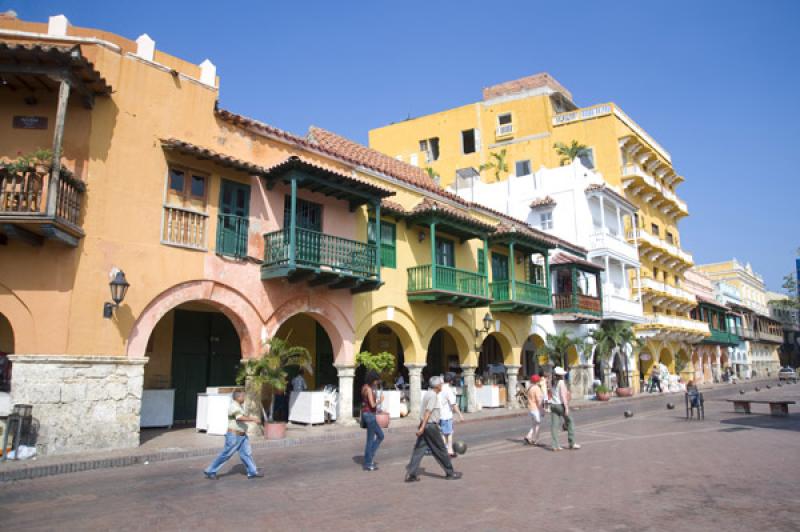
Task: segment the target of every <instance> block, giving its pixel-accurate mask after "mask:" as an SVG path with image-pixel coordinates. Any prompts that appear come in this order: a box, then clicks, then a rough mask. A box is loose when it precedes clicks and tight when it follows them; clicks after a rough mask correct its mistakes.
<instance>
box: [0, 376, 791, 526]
mask: <svg viewBox="0 0 800 532" xmlns="http://www.w3.org/2000/svg"><path fill="white" fill-rule="evenodd" d="M736 390H738V387H728V388H724V389H722V390H715V391H714V392H710V393H708V394H707V396H706V397H707V403H706V406H707V408H706V420H705V421H704V422H686V421H685V420H684V419H683V417H682V416H683V405H682V403H679V404H677V406H676V409H675V410H667V409H666V408H665V404H666V403H667V402H668V401H674V402H676V403H677V402H679V401H680V400H682V398H679V397H676V396H665V397H660V398H657V399H646V400H643V401H638V402H635V403H634V404H633V405H625V404H619V405H614V404H610V405H604V406H599V407H595V408H591V409H585V410H582V411H579V412H577V414H576V425H577V430H578V436H579V441H580V443H582V444H583V446H584V447H583V449H581V450H580V451H572V452H570V451H564V452H561V453H552V452H549V450H546V449H544V448H531V447H526V446H523V445H522V443H521V438H522V435H523V434H524V432H525V430H526V426H525V424H526V419H525V418H514V419H503V420H493V421H482V422H479V423H470V424H466V425H463V426H461V427H458V429H457V430H458V433H459V437H460V438H461V439H463V440H465V441H466V442H467V443H468V444H469V446H470V449H469V451H468V453H467V454H466V455H465V456H463V457H461V458H459V459H457V460H456V466H457V469H458V470H461V471H463V472H464V479H463V480H461V481H456V482H447V481H445V480H443V479H442V478H441V471H440V470H439V468H438V466H436V464H435V462H434V461H433V459H432V458H426V459H425V461H424V462H423V465H424V466H425V467H426V468H427V471H426V472H425V474H424V475H423V476H422V481H421V482H419V483H414V484H405V483H404V482H402V479H403V474H404V465H405V463H406V462H407V460H408V456H409V453H410V450H411V446H412V443H413V439H414V438H413V435H412V434H411V433H409V432H400V433H393V434H390V435H389V436H388V437H387V439H386V441H385V442H384V445H383V446H382V447H381V449H380V451H379V454H378V462H379V463H380V470H379V471H377V472H374V473H365V472H362V471H361V468H360V465H359V462H360V458H361V453H362V448H363V447H362V444H361V443H360V442H359V443H356V442H353V441H342V442H335V443H328V444H325V445H307V446H301V447H295V448H289V449H270V450H263V451H257V452H256V453H255V456H256V460H257V462H258V463H259V465H260V466H261V467H263V468H264V470H265V472H266V478H264V479H261V480H255V481H248V480H247V479H246V478H245V476H244V470H243V469H242V467H241V466H240V465H238V463H237V462H235V461H231V462H230V463H229V464H230V465H228V466H226V467H225V468H224V469H223V475H222V476H221V477H220V479H219V480H218V481H216V482H213V481H207V480H205V479H203V477H202V473H201V471H202V468H203V467H204V466H205V465H206V463H207V460H206V459H191V460H179V461H173V462H166V463H160V464H153V465H147V466H137V467H129V468H122V469H110V470H101V471H93V472H87V473H77V474H69V475H61V476H56V477H49V478H43V479H38V480H26V481H19V482H15V483H10V484H6V485H2V486H0V515H1V516H2V520H3V521H2V522H3V525H2V528H3V529H4V530H54V529H60V530H112V529H124V530H152V529H153V528H156V527H157V528H159V529H161V530H204V529H214V528H217V529H219V528H221V527H225V528H226V529H233V528H234V527H235V528H237V529H242V530H338V529H354V528H359V529H363V530H379V529H396V528H401V527H402V528H403V529H413V530H431V529H433V528H437V529H439V530H456V529H459V530H461V529H463V528H464V527H465V526H467V527H469V528H470V529H474V530H511V529H532V528H538V529H545V530H595V531H603V530H636V531H641V530H682V529H683V530H685V529H689V530H711V529H714V530H719V531H735V530H798V529H800V513H798V511H797V508H796V489H797V485H798V475H800V465H799V464H798V459H797V456H798V451H799V450H800V439H799V438H798V432H799V431H800V411H798V410H797V407H796V406H795V408H794V412H795V413H794V414H792V416H790V417H789V418H783V419H781V418H772V417H769V416H766V415H764V414H766V412H767V411H768V407H767V405H755V406H754V412H758V414H753V415H751V416H745V415H740V414H734V413H733V409H732V408H731V407H730V406H729V405H728V404H726V403H723V402H721V401H718V400H715V399H718V398H721V397H733V396H737V397H738V393H736ZM747 395H748V396H754V397H758V398H759V399H763V398H766V397H780V398H789V399H793V400H800V386H798V385H794V386H784V387H782V388H777V387H774V386H773V388H772V389H771V390H766V389H765V390H762V391H761V392H758V393H755V392H752V393H748V394H747ZM626 408H631V409H632V410H633V411H634V412H635V415H634V417H633V418H631V419H625V418H624V417H623V416H622V411H623V410H625V409H626ZM565 436H566V434H565V433H562V438H565ZM562 441H565V440H562Z"/></svg>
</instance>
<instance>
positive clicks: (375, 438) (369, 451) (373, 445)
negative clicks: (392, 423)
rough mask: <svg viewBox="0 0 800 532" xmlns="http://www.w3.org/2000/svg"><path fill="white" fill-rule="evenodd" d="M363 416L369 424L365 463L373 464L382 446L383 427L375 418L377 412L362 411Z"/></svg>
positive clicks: (367, 464)
mask: <svg viewBox="0 0 800 532" xmlns="http://www.w3.org/2000/svg"><path fill="white" fill-rule="evenodd" d="M361 418H362V419H363V420H364V424H365V425H366V426H367V444H366V446H365V447H364V465H365V466H371V465H372V464H373V462H374V461H375V453H377V452H378V447H380V446H381V442H382V441H383V429H381V427H380V425H378V420H377V419H375V414H373V413H372V412H364V413H362V414H361Z"/></svg>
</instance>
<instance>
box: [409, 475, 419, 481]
mask: <svg viewBox="0 0 800 532" xmlns="http://www.w3.org/2000/svg"><path fill="white" fill-rule="evenodd" d="M406 482H419V477H418V476H417V475H410V474H409V475H406Z"/></svg>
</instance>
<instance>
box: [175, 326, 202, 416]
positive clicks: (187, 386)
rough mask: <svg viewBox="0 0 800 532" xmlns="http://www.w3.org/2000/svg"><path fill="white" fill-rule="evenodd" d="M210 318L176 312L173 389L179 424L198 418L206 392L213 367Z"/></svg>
mask: <svg viewBox="0 0 800 532" xmlns="http://www.w3.org/2000/svg"><path fill="white" fill-rule="evenodd" d="M208 333H209V331H208V314H207V313H205V312H188V311H182V310H176V311H175V324H174V328H173V334H172V387H173V388H175V413H174V417H175V421H186V422H188V421H191V420H193V419H195V418H196V417H197V394H198V393H202V392H205V390H206V383H207V382H208V365H209V349H208V347H209V342H208V340H209V334H208Z"/></svg>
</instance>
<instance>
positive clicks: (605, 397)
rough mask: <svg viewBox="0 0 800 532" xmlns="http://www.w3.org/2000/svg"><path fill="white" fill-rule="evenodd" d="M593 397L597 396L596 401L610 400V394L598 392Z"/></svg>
mask: <svg viewBox="0 0 800 532" xmlns="http://www.w3.org/2000/svg"><path fill="white" fill-rule="evenodd" d="M595 395H596V396H597V400H598V401H608V400H609V399H611V393H610V392H598V393H597V394H595Z"/></svg>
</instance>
